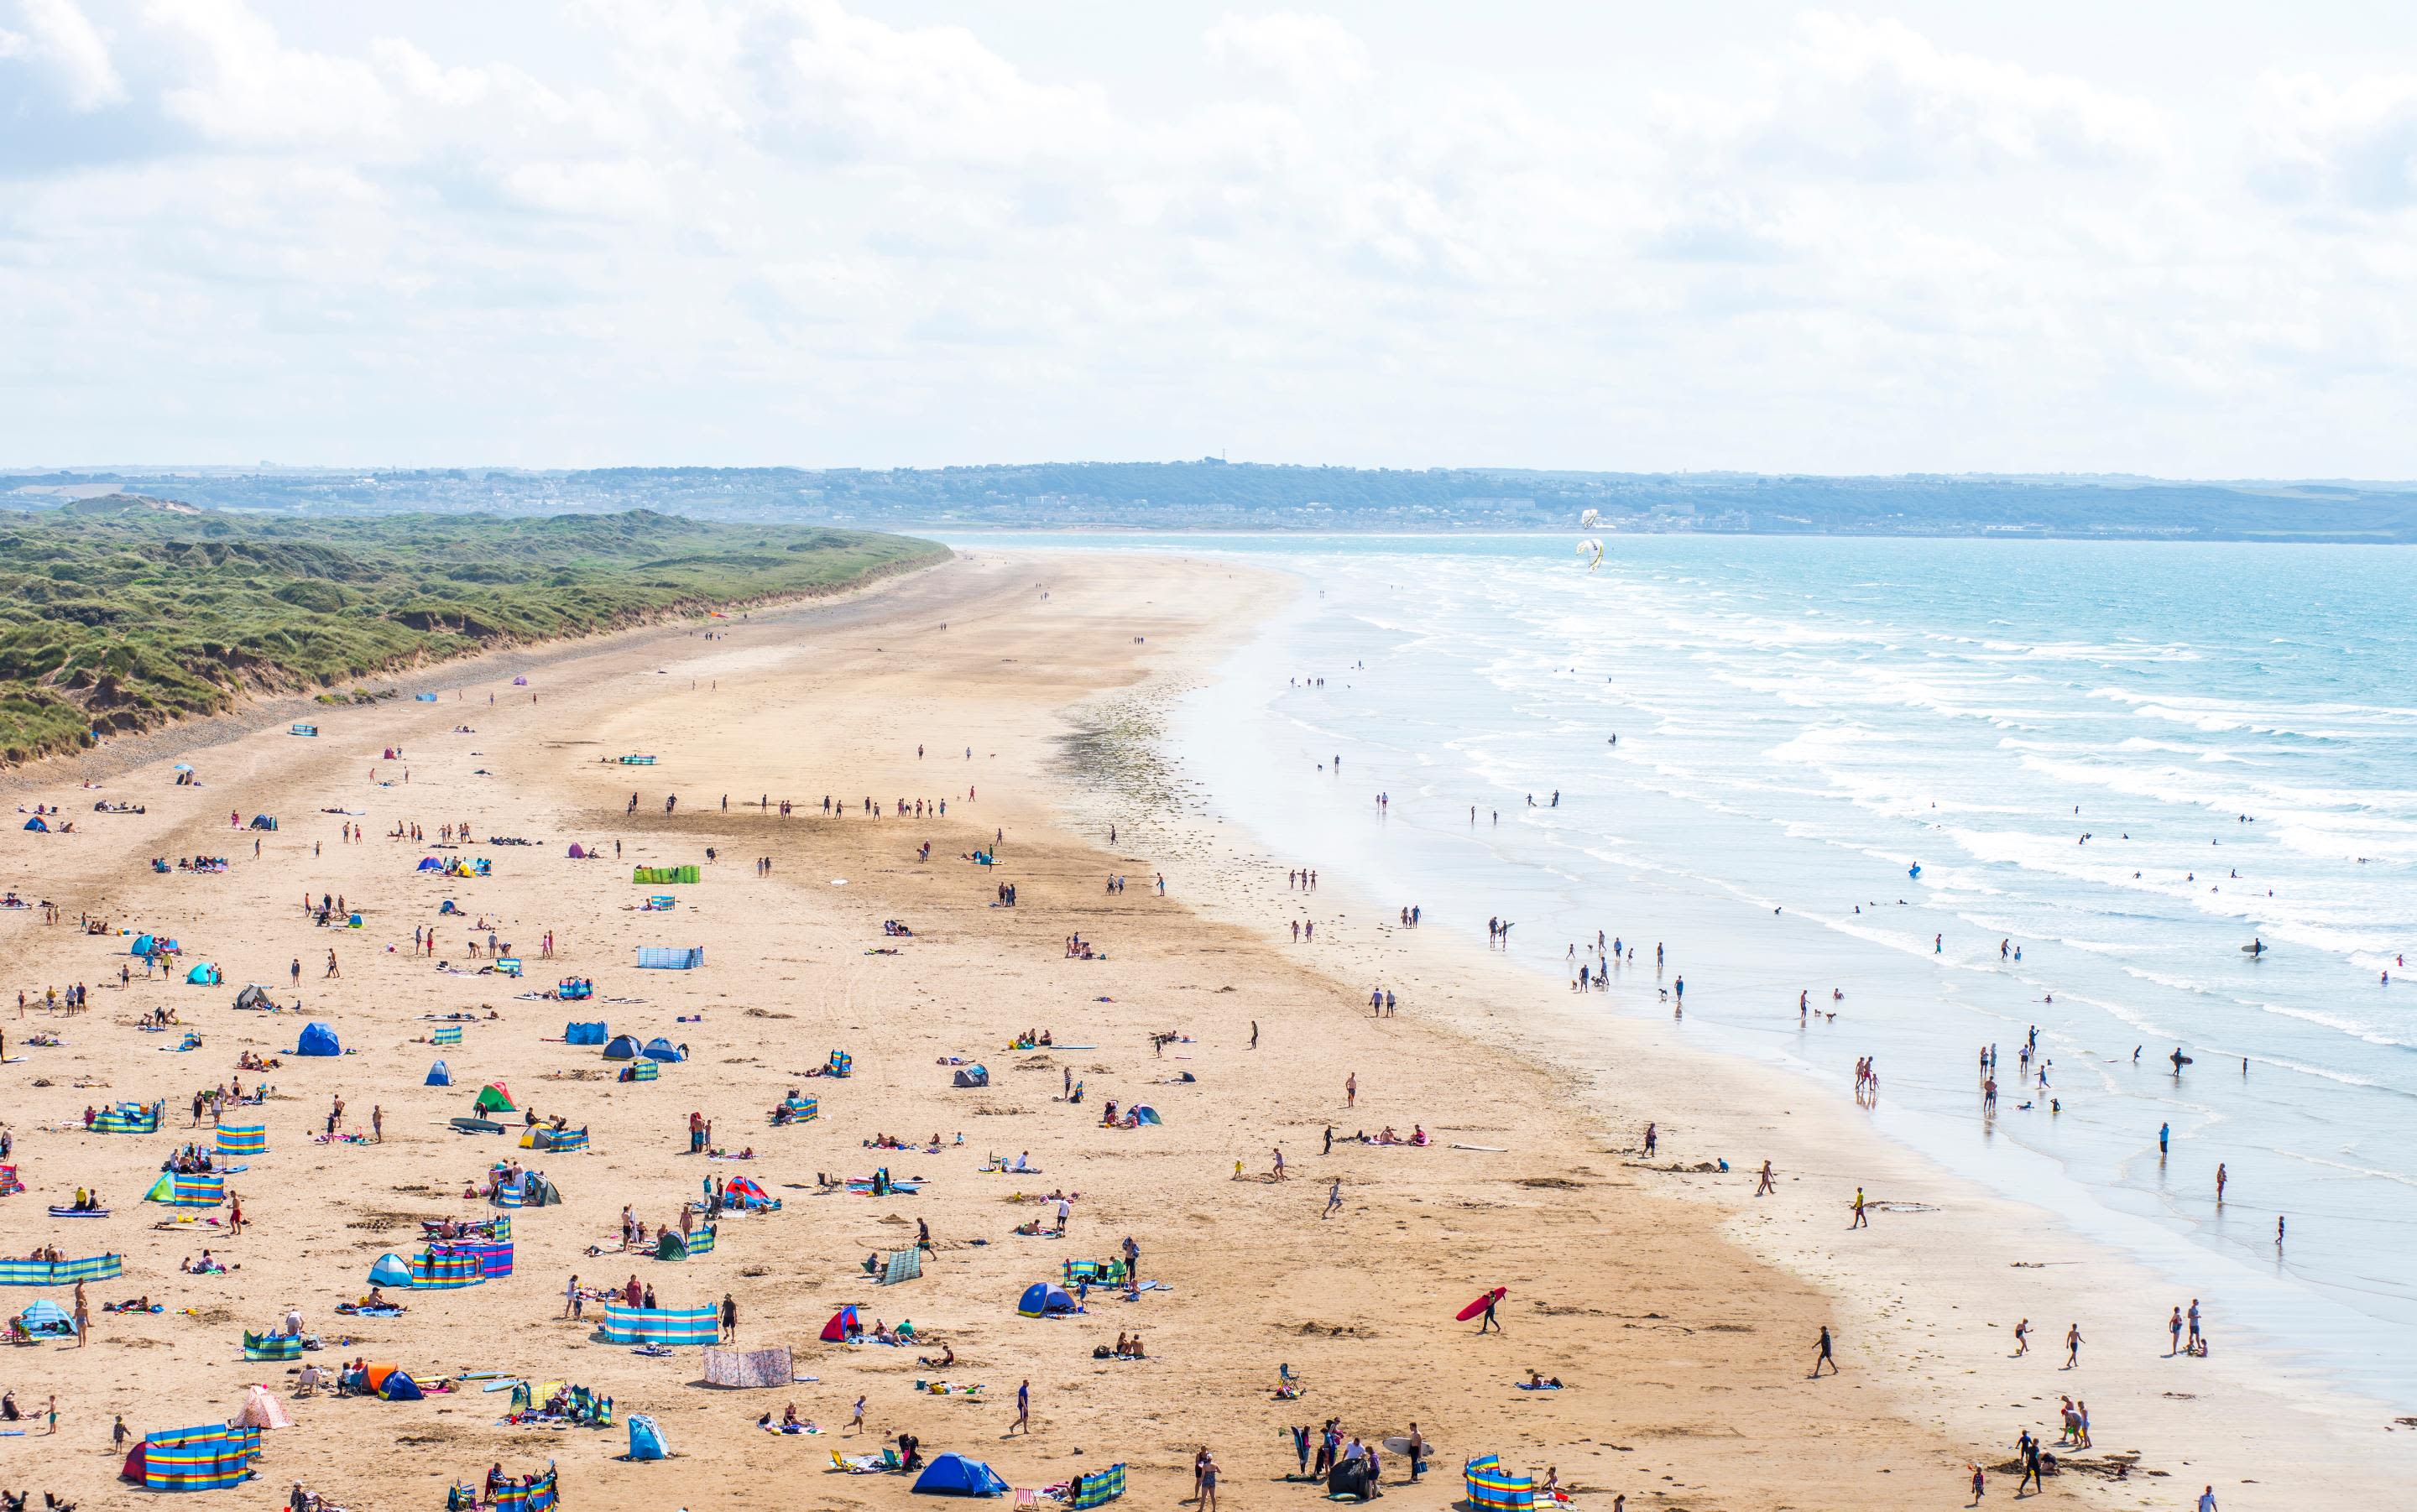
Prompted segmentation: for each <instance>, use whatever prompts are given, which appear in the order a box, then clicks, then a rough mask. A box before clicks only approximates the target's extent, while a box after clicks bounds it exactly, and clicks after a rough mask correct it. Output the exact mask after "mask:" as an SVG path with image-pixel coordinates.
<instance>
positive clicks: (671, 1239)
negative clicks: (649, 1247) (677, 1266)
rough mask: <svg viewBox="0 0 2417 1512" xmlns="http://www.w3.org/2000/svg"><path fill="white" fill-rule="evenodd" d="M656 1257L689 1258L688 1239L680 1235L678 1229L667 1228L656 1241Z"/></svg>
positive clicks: (664, 1258) (662, 1258)
mask: <svg viewBox="0 0 2417 1512" xmlns="http://www.w3.org/2000/svg"><path fill="white" fill-rule="evenodd" d="M655 1258H656V1259H657V1260H686V1259H688V1241H687V1240H685V1239H683V1238H681V1237H680V1232H679V1231H678V1230H677V1229H665V1230H664V1231H663V1232H662V1234H661V1237H660V1238H658V1239H656V1241H655Z"/></svg>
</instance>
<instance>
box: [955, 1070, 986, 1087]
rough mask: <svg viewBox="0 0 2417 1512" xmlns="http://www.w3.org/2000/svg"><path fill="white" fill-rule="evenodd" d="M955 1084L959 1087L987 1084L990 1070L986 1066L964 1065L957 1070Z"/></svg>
mask: <svg viewBox="0 0 2417 1512" xmlns="http://www.w3.org/2000/svg"><path fill="white" fill-rule="evenodd" d="M955 1084H956V1085H958V1086H961V1087H986V1086H989V1085H990V1071H989V1069H988V1068H987V1067H984V1066H965V1067H964V1068H963V1069H961V1070H959V1071H958V1072H957V1079H956V1082H955Z"/></svg>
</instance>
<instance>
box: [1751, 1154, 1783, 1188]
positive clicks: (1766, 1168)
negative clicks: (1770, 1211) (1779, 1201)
mask: <svg viewBox="0 0 2417 1512" xmlns="http://www.w3.org/2000/svg"><path fill="white" fill-rule="evenodd" d="M1754 1195H1756V1197H1766V1196H1769V1197H1776V1196H1778V1195H1779V1187H1778V1186H1777V1185H1776V1184H1775V1182H1774V1181H1773V1179H1772V1176H1771V1162H1770V1161H1768V1160H1765V1161H1764V1162H1763V1163H1762V1179H1761V1181H1760V1182H1758V1183H1757V1184H1756V1187H1755V1188H1754Z"/></svg>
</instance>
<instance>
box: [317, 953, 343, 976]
mask: <svg viewBox="0 0 2417 1512" xmlns="http://www.w3.org/2000/svg"><path fill="white" fill-rule="evenodd" d="M342 975H344V971H343V968H342V967H341V966H339V965H337V964H336V953H335V952H334V951H332V950H330V951H328V952H327V976H342ZM327 976H322V977H321V978H319V979H320V980H321V981H323V982H324V981H326V980H327Z"/></svg>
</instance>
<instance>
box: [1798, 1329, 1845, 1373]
mask: <svg viewBox="0 0 2417 1512" xmlns="http://www.w3.org/2000/svg"><path fill="white" fill-rule="evenodd" d="M1819 1349H1820V1353H1817V1354H1816V1355H1814V1356H1813V1373H1812V1374H1811V1375H1809V1376H1807V1377H1805V1379H1806V1380H1808V1381H1818V1380H1820V1379H1821V1367H1823V1366H1825V1365H1826V1366H1828V1367H1829V1368H1830V1373H1831V1374H1832V1375H1836V1374H1837V1373H1838V1357H1837V1355H1835V1354H1834V1353H1832V1352H1831V1348H1830V1325H1829V1324H1828V1323H1823V1324H1822V1325H1821V1342H1820V1345H1819Z"/></svg>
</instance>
